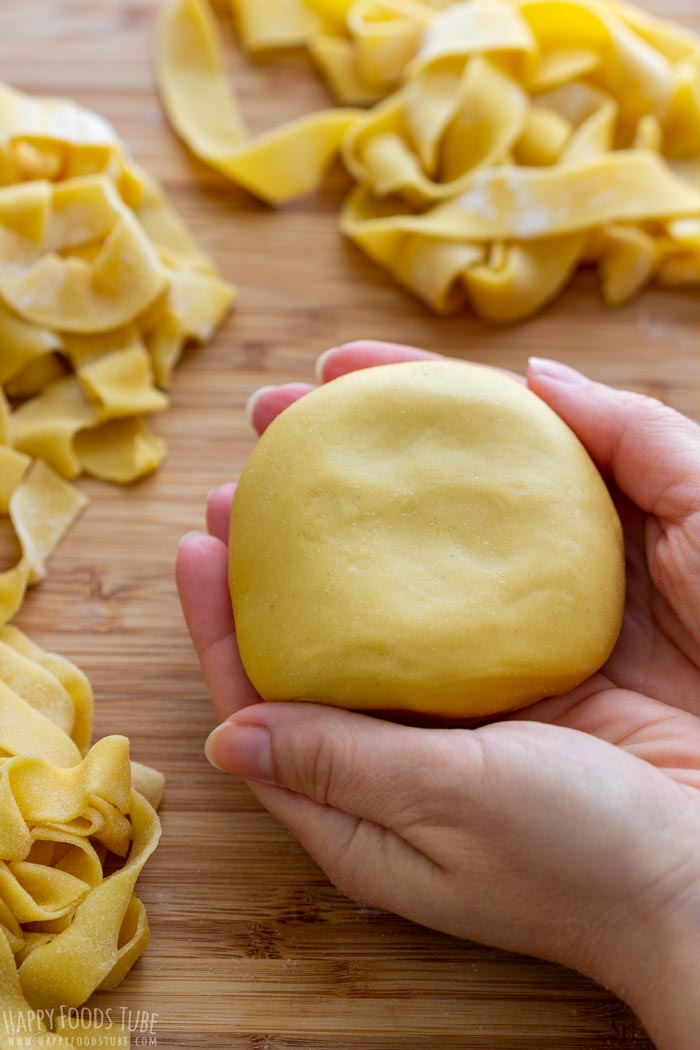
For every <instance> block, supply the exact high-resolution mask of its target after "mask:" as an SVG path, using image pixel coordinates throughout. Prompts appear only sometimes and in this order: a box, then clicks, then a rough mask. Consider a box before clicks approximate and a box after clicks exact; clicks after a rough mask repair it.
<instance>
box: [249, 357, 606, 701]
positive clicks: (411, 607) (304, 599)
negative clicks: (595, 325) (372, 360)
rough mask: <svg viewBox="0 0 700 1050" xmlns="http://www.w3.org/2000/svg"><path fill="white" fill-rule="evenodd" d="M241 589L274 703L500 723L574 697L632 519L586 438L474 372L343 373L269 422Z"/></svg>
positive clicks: (593, 664) (514, 387) (447, 368)
mask: <svg viewBox="0 0 700 1050" xmlns="http://www.w3.org/2000/svg"><path fill="white" fill-rule="evenodd" d="M231 530H232V537H234V540H233V542H232V544H231V550H232V555H231V566H230V585H231V594H232V600H233V608H234V613H235V619H236V630H237V637H238V643H239V646H240V651H241V656H242V659H243V663H244V666H245V668H246V671H247V672H248V674H249V676H250V678H251V680H252V682H253V684H254V686H255V687H256V688H257V689H258V690H259V692H260V694H261V695H262V697H263V698H264V699H265V700H289V699H294V698H303V699H306V700H314V701H320V702H323V703H330V704H335V705H338V706H343V707H350V708H358V709H401V710H408V711H418V712H426V713H431V714H435V715H440V716H446V717H459V716H479V715H489V714H493V713H495V712H499V711H504V710H507V709H510V708H516V707H519V706H522V705H525V704H528V703H531V702H533V701H535V700H538V699H540V698H541V697H544V696H548V695H555V694H561V693H564V692H566V691H567V690H569V689H572V688H573V687H574V686H576V685H578V684H579V683H580V682H581V681H583V680H584V679H585V678H586V677H588V676H589V675H590V674H592V673H593V672H594V671H596V670H597V669H598V668H599V667H600V666H601V665H602V664H603V663H604V662H605V660H606V659H607V657H608V655H609V654H610V651H611V649H612V647H613V645H614V643H615V641H616V638H617V635H618V633H619V629H620V625H621V619H622V609H623V602H624V557H623V545H622V535H621V528H620V523H619V520H618V517H617V514H616V511H615V509H614V507H613V504H612V501H611V499H610V496H609V494H608V491H607V489H606V486H605V484H604V482H603V480H602V479H601V477H600V475H599V474H598V471H597V470H596V468H595V466H594V465H593V463H592V462H591V460H590V458H589V456H588V454H587V453H586V451H585V450H584V449H583V447H582V445H581V444H580V443H579V441H578V439H577V438H576V437H575V435H574V434H573V433H572V432H571V431H570V430H569V429H568V427H567V426H566V425H565V424H564V423H563V422H562V421H561V420H560V419H559V417H558V416H556V415H555V414H554V413H553V412H552V411H551V410H550V409H549V408H548V407H547V406H546V405H545V404H544V402H542V401H540V400H539V398H537V397H536V396H535V395H534V394H532V393H530V392H529V391H528V390H526V389H525V388H524V387H522V386H521V385H520V384H519V383H517V382H516V381H515V380H513V379H510V378H508V377H506V376H503V375H502V374H500V373H497V372H495V371H490V370H488V369H484V368H480V367H478V366H474V365H467V364H463V363H461V362H446V361H445V362H420V363H411V364H401V365H389V366H385V367H380V368H371V369H367V370H365V371H361V372H355V373H352V374H350V375H348V376H344V377H342V378H340V379H338V380H336V381H334V382H332V383H329V384H327V385H326V386H323V387H321V388H320V389H318V390H316V391H314V392H313V393H311V394H310V395H308V396H307V397H304V398H302V399H301V400H300V401H298V402H297V403H295V404H294V405H292V406H291V408H289V409H287V410H286V411H285V412H284V413H282V415H280V416H279V417H278V418H277V419H276V420H275V421H274V423H273V424H272V425H271V426H270V427H269V429H268V430H267V431H266V432H265V434H264V435H263V437H262V438H261V440H260V442H259V444H258V445H257V447H256V449H255V451H254V452H253V455H252V457H251V459H250V461H249V463H248V465H247V466H246V468H245V470H244V471H243V474H242V476H241V479H240V482H239V484H238V488H237V490H236V495H235V498H234V502H233V512H232V517H231Z"/></svg>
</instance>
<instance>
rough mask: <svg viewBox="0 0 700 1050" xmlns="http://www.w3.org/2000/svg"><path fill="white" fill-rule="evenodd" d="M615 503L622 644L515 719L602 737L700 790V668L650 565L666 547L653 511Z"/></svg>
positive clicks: (620, 640)
mask: <svg viewBox="0 0 700 1050" xmlns="http://www.w3.org/2000/svg"><path fill="white" fill-rule="evenodd" d="M616 502H617V505H618V509H619V511H620V516H621V519H622V522H623V527H624V532H625V549H626V555H627V601H626V608H625V617H624V622H623V627H622V633H621V635H620V638H619V640H618V643H617V645H616V647H615V650H614V651H613V654H612V656H611V657H610V659H609V660H608V662H607V664H606V665H605V667H603V668H602V670H601V671H600V672H598V673H597V674H595V675H593V676H592V677H591V678H589V679H588V680H587V681H586V682H584V683H583V685H581V686H579V687H578V688H577V689H575V690H574V691H573V692H571V693H569V694H567V695H566V696H563V697H557V698H554V699H550V700H542V701H540V702H539V703H538V704H535V705H533V706H532V707H530V708H527V709H526V710H523V711H520V712H518V713H517V714H516V715H514V716H513V717H514V718H517V719H528V720H536V721H543V722H549V723H552V724H556V725H561V726H566V727H568V728H570V729H577V730H579V731H581V732H585V733H589V734H591V735H593V736H597V737H599V738H600V739H603V740H606V741H608V742H609V743H612V744H615V745H617V746H620V747H623V748H624V749H625V750H626V751H628V752H630V753H632V754H635V755H637V756H638V757H640V758H643V759H644V760H645V761H647V762H650V763H652V764H653V765H655V766H657V767H658V768H660V769H662V770H664V771H665V772H666V773H668V775H670V776H671V777H673V779H675V780H677V781H678V782H679V783H683V784H688V785H690V786H692V787H694V788H698V789H700V722H698V720H697V718H694V717H692V715H698V714H700V667H699V666H698V665H697V664H696V663H695V662H694V660H693V659H692V656H691V655H690V651H691V650H692V643H691V642H690V637H689V635H688V632H687V631H686V628H685V627H684V625H683V624H682V623H681V621H680V620H679V619H678V617H677V616H676V614H675V613H674V611H673V609H672V608H671V606H670V605H669V603H668V602H667V601H666V600H665V598H664V597H663V596H662V594H661V593H660V591H659V590H658V589H657V587H656V586H655V584H654V581H653V580H652V578H651V575H650V571H649V568H648V565H649V564H652V565H654V564H655V562H656V560H657V559H658V558H659V553H658V550H657V546H658V545H657V543H656V542H655V537H654V536H653V535H652V536H650V535H649V531H650V530H649V528H648V526H647V516H646V515H645V514H643V513H642V511H640V510H639V509H638V508H637V507H635V506H633V505H632V504H631V503H630V502H629V501H628V500H625V499H624V497H621V496H617V498H616ZM661 557H663V556H661ZM661 567H662V568H663V566H661Z"/></svg>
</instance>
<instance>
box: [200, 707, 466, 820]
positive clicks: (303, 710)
mask: <svg viewBox="0 0 700 1050" xmlns="http://www.w3.org/2000/svg"><path fill="white" fill-rule="evenodd" d="M477 750H478V745H477V743H476V742H475V740H474V738H473V735H472V734H470V733H469V732H468V731H466V730H422V729H415V728H412V727H409V726H400V725H395V724H393V723H391V722H384V721H382V720H380V719H377V718H371V717H369V716H367V715H363V714H356V713H355V712H350V711H344V710H340V709H338V708H333V707H325V706H322V705H319V704H302V703H277V704H263V705H258V706H256V707H251V708H249V709H248V710H246V711H245V712H241V713H240V714H239V715H237V716H234V717H233V718H231V719H229V720H228V721H227V722H225V723H224V724H223V725H221V726H219V727H218V728H217V729H215V730H214V732H213V733H212V735H211V736H210V738H209V741H208V742H207V756H208V758H209V759H210V761H211V762H212V763H213V764H214V765H216V766H217V767H218V768H220V769H223V770H225V771H226V772H229V773H234V774H236V775H238V776H242V777H245V778H246V779H248V780H256V781H260V782H262V783H267V784H274V785H276V786H277V787H283V788H286V789H287V790H289V791H293V792H295V793H296V794H300V795H304V796H306V797H307V798H310V799H312V801H314V802H316V803H318V804H319V805H321V806H331V807H333V808H335V809H341V810H343V811H344V812H346V813H351V814H352V815H353V816H357V817H362V818H364V819H367V820H371V821H373V822H374V823H376V824H381V825H383V826H385V827H390V828H392V829H393V830H395V831H397V832H399V833H403V832H404V831H405V829H406V828H409V827H411V826H412V825H413V824H414V823H415V822H416V821H417V820H418V819H419V817H422V816H424V815H425V813H426V799H430V798H436V797H437V798H438V800H439V802H440V805H441V806H444V807H445V808H446V809H449V802H450V798H451V797H452V796H453V795H454V793H455V792H456V791H458V787H459V782H460V773H459V770H460V769H461V770H463V769H464V768H468V764H469V760H470V757H472V758H473V757H474V753H475V751H477ZM446 770H447V774H446V772H445V771H446ZM451 774H453V775H451Z"/></svg>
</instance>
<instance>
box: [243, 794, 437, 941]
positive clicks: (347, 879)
mask: <svg viewBox="0 0 700 1050" xmlns="http://www.w3.org/2000/svg"><path fill="white" fill-rule="evenodd" d="M249 787H250V789H251V791H252V792H253V794H254V795H255V796H256V798H257V799H258V800H259V801H260V802H261V803H262V804H263V805H264V806H265V808H266V809H267V810H269V812H270V813H272V815H273V816H274V817H276V818H277V820H279V821H280V823H281V824H284V826H285V827H286V828H288V829H289V831H291V833H292V834H293V835H294V836H295V837H296V838H297V839H298V840H299V842H300V843H301V845H302V846H303V847H304V849H305V850H306V852H307V853H308V854H309V855H310V856H311V857H312V859H313V860H315V861H316V863H317V864H318V865H319V867H320V868H321V869H322V870H323V871H324V872H325V874H326V875H327V876H328V878H329V879H330V880H331V882H332V883H333V884H334V886H336V887H337V889H339V890H340V892H341V893H344V894H345V895H346V896H347V897H351V898H352V899H353V900H355V901H360V902H361V903H362V904H366V905H372V906H373V907H376V908H384V909H387V910H389V911H394V912H398V913H399V914H402V915H408V916H411V915H415V917H416V920H418V919H419V918H422V919H423V921H425V918H426V915H425V911H424V909H422V908H421V902H423V901H425V900H430V899H434V898H435V896H436V886H435V872H436V866H435V865H434V864H433V863H432V861H430V860H428V859H427V858H426V857H425V856H424V854H422V853H421V852H420V851H418V850H416V849H414V848H413V847H412V846H410V845H409V844H408V843H407V842H406V841H404V840H403V839H402V838H401V837H400V836H398V835H396V834H395V833H394V832H393V831H390V830H388V829H387V828H385V827H382V826H381V825H380V824H374V823H373V822H372V821H369V820H363V819H362V818H361V817H356V816H353V815H352V814H350V813H345V812H344V811H343V810H340V809H334V808H332V807H331V806H324V805H322V804H321V803H319V802H314V801H313V800H312V799H310V798H307V797H306V796H304V795H299V794H295V793H294V792H292V791H288V790H286V789H284V788H278V787H271V786H270V785H268V784H260V783H250V782H249ZM438 896H439V894H438ZM417 902H418V907H417V906H416V905H417ZM416 912H420V915H417V914H416Z"/></svg>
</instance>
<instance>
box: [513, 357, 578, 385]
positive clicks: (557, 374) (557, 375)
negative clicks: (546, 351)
mask: <svg viewBox="0 0 700 1050" xmlns="http://www.w3.org/2000/svg"><path fill="white" fill-rule="evenodd" d="M528 364H529V365H530V369H531V370H532V371H533V372H534V373H535V375H538V376H544V377H545V378H547V379H554V380H555V381H556V382H558V383H568V384H569V385H570V386H582V385H583V384H584V383H590V379H589V378H588V376H585V375H584V374H583V372H577V371H576V369H575V368H570V367H569V366H568V365H563V364H562V363H561V361H551V360H550V359H549V358H547V357H531V358H530V360H529V362H528Z"/></svg>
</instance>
